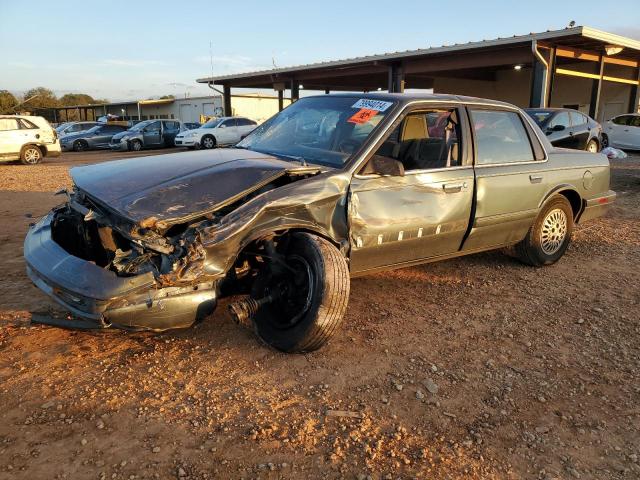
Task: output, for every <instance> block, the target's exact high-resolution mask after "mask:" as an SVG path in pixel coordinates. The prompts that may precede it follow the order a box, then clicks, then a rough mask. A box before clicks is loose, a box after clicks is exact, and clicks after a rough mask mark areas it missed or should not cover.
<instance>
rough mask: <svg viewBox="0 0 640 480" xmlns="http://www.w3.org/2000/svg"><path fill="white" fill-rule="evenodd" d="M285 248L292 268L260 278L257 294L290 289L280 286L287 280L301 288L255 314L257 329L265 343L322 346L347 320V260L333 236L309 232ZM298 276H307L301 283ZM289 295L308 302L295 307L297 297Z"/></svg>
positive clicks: (306, 348) (292, 349)
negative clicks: (333, 243) (278, 274)
mask: <svg viewBox="0 0 640 480" xmlns="http://www.w3.org/2000/svg"><path fill="white" fill-rule="evenodd" d="M282 253H283V256H284V257H285V258H286V261H287V265H288V267H287V268H288V270H287V271H286V272H285V273H284V274H281V276H280V278H278V277H274V276H272V275H271V274H270V273H267V274H265V275H262V278H258V279H257V280H256V282H255V283H254V287H253V289H252V290H253V291H252V296H254V298H265V297H266V296H267V295H269V294H270V293H271V294H273V292H276V291H279V292H283V291H285V290H286V289H282V288H280V287H281V286H282V284H283V283H286V284H287V285H290V286H295V287H296V290H295V293H294V294H293V295H286V297H285V295H282V296H280V297H279V298H278V300H276V301H272V302H270V303H267V304H264V305H262V306H261V307H260V308H259V309H258V311H257V312H256V314H255V315H254V316H253V324H254V328H255V330H256V333H257V334H258V336H259V337H260V338H261V339H262V340H263V341H264V342H265V343H267V344H269V345H271V346H272V347H274V348H276V349H278V350H282V351H284V352H289V353H301V352H310V351H313V350H317V349H318V348H320V347H321V346H322V345H324V344H325V343H326V342H327V341H328V340H329V339H330V338H331V336H332V335H333V334H335V332H336V331H337V330H338V328H339V327H340V325H341V324H342V319H343V318H344V314H345V311H346V309H347V303H348V301H349V288H350V280H349V268H348V266H347V262H346V260H345V258H344V257H343V256H342V254H341V253H340V252H339V251H338V249H337V248H336V247H334V246H333V245H332V244H331V243H329V242H328V241H327V240H325V239H323V238H321V237H318V236H316V235H311V234H308V233H296V234H293V235H291V237H290V241H289V242H288V245H287V248H286V252H282ZM303 266H304V267H305V268H300V267H303ZM291 271H294V272H297V273H299V274H300V275H298V274H292V273H291ZM259 277H260V276H259ZM296 278H303V279H306V280H305V281H304V282H300V283H298V282H296ZM304 284H306V285H304ZM293 290H294V289H293V288H290V289H289V291H293ZM289 297H295V299H297V300H302V301H301V302H300V304H303V305H304V306H303V307H302V308H298V305H295V306H294V307H293V308H292V306H291V305H292V303H293V304H295V303H296V302H292V301H291V299H290V298H289ZM292 312H297V314H296V315H292Z"/></svg>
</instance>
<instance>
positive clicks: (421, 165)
mask: <svg viewBox="0 0 640 480" xmlns="http://www.w3.org/2000/svg"><path fill="white" fill-rule="evenodd" d="M365 133H369V132H365ZM459 139H460V126H459V122H458V114H457V111H456V110H455V109H442V110H440V109H438V110H427V111H420V112H412V113H409V114H408V115H407V116H406V117H405V118H404V119H403V120H402V122H401V123H400V125H398V127H396V128H395V129H394V130H393V131H392V132H391V133H390V134H389V136H388V137H387V139H386V140H385V142H384V143H383V144H382V145H381V146H380V148H378V151H377V152H376V153H375V155H377V156H383V157H391V158H394V159H396V160H399V161H400V162H402V165H403V166H404V169H405V172H411V171H412V170H428V169H433V168H446V167H455V166H459V165H461V148H460V140H459Z"/></svg>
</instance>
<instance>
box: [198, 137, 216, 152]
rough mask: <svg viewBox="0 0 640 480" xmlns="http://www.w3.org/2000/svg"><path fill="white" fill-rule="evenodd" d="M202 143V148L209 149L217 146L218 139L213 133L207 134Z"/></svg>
mask: <svg viewBox="0 0 640 480" xmlns="http://www.w3.org/2000/svg"><path fill="white" fill-rule="evenodd" d="M200 145H202V148H206V149H207V150H209V149H211V148H214V147H215V146H216V139H215V138H214V137H213V135H205V136H204V137H202V140H201V141H200Z"/></svg>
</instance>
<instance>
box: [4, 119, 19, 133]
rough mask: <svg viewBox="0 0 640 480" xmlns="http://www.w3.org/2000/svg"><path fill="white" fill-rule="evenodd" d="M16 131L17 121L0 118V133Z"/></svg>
mask: <svg viewBox="0 0 640 480" xmlns="http://www.w3.org/2000/svg"><path fill="white" fill-rule="evenodd" d="M9 130H18V120H17V119H15V118H0V132H6V131H9Z"/></svg>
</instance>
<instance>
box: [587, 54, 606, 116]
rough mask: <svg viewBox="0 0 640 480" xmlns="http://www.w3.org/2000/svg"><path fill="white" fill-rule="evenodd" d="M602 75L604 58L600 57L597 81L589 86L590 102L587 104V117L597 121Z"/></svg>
mask: <svg viewBox="0 0 640 480" xmlns="http://www.w3.org/2000/svg"><path fill="white" fill-rule="evenodd" d="M603 75H604V56H602V55H601V56H600V62H599V65H598V79H597V80H593V82H592V84H591V102H590V103H589V116H590V117H591V118H593V119H594V120H595V121H596V122H597V121H598V118H597V117H598V110H599V106H600V92H601V91H602V76H603Z"/></svg>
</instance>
